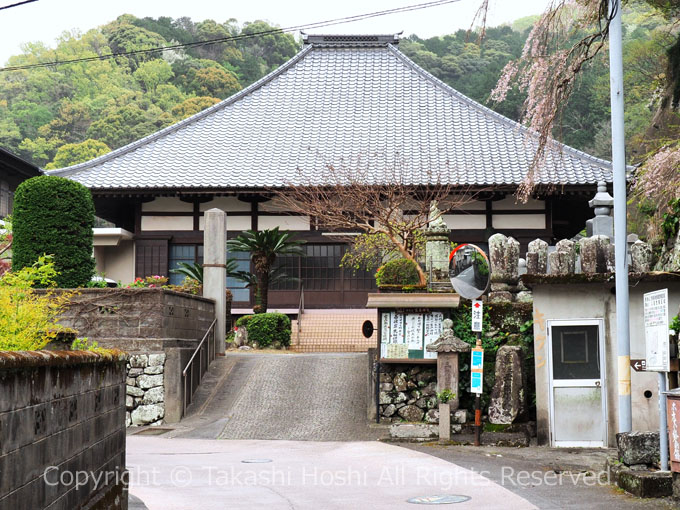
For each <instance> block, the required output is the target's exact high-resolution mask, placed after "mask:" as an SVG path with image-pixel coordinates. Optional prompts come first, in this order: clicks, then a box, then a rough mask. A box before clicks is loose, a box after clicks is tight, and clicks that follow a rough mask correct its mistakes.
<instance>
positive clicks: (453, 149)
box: [52, 36, 611, 189]
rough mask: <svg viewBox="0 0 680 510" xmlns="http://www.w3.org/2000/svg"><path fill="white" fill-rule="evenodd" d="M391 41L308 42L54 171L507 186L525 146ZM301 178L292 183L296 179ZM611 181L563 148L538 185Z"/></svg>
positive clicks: (178, 182)
mask: <svg viewBox="0 0 680 510" xmlns="http://www.w3.org/2000/svg"><path fill="white" fill-rule="evenodd" d="M397 42H398V41H397V40H396V38H395V37H394V36H364V37H357V36H308V38H307V41H306V43H307V44H306V45H305V47H304V48H303V49H302V51H300V53H298V54H297V55H296V56H295V57H293V58H292V59H291V60H290V61H289V62H287V63H286V64H284V65H283V66H281V67H280V68H279V69H277V70H276V71H274V72H272V73H270V74H269V75H267V76H265V77H264V78H262V79H261V80H259V81H258V82H256V83H254V84H253V85H251V86H250V87H248V88H246V89H244V90H242V91H241V92H239V93H237V94H235V95H234V96H232V97H230V98H228V99H226V100H224V101H222V102H220V103H218V104H216V105H214V106H212V107H210V108H208V109H206V110H204V111H202V112H200V113H198V114H196V115H194V116H193V117H189V118H188V119H185V120H183V121H181V122H178V123H177V124H174V125H173V126H170V127H168V128H165V129H163V130H161V131H159V132H157V133H154V134H153V135H150V136H147V137H146V138H143V139H142V140H139V141H137V142H134V143H131V144H129V145H127V146H125V147H121V148H120V149H117V150H114V151H112V152H110V153H109V154H106V155H104V156H101V157H99V158H96V159H93V160H91V161H88V162H86V163H81V164H79V165H74V166H72V167H68V168H65V169H61V170H57V171H54V172H52V174H55V175H63V176H66V177H69V178H70V179H73V180H76V181H78V182H81V183H82V184H84V185H86V186H88V187H90V188H92V189H139V188H156V189H158V188H170V189H187V188H194V189H201V188H203V189H205V188H232V189H234V188H238V189H243V188H263V187H280V186H286V185H287V184H291V183H297V182H300V180H301V179H302V180H303V181H305V182H307V179H308V178H309V176H317V177H318V178H321V177H322V176H323V172H324V168H326V166H327V165H329V164H332V165H335V166H343V165H344V166H349V165H352V166H354V165H356V166H359V167H361V168H362V169H363V170H365V171H367V172H368V175H372V176H374V178H375V180H376V181H380V180H381V176H382V175H385V174H384V172H390V171H391V170H392V169H393V168H394V167H395V166H399V167H400V168H402V170H401V171H400V172H403V173H404V174H405V175H407V176H408V179H410V180H411V181H412V182H413V183H415V184H424V183H427V182H431V181H433V180H437V179H439V180H440V181H448V182H449V183H451V184H460V185H517V184H519V183H520V182H521V181H522V179H523V178H524V176H525V175H526V172H527V169H528V168H529V165H530V163H531V161H532V158H533V155H534V147H535V143H534V142H533V141H531V139H530V138H529V137H527V131H526V130H525V129H524V128H522V127H521V126H519V125H518V124H517V123H515V122H513V121H511V120H509V119H507V118H505V117H503V116H502V115H499V114H497V113H495V112H493V111H491V110H490V109H488V108H486V107H484V106H482V105H480V104H478V103H476V102H474V101H473V100H471V99H469V98H467V97H465V96H464V95H463V94H461V93H459V92H457V91H456V90H454V89H452V88H451V87H449V86H447V85H446V84H444V83H443V82H441V81H440V80H438V79H437V78H435V77H434V76H432V75H430V74H429V73H427V72H426V71H424V70H423V69H421V68H420V67H418V66H417V65H416V64H415V63H413V62H412V61H411V60H409V59H408V58H407V57H406V56H405V55H404V54H403V53H401V52H400V51H399V50H398V49H397ZM301 175H302V176H301ZM598 180H606V181H611V171H610V163H609V162H607V161H603V160H600V159H597V158H594V157H591V156H588V155H587V154H585V153H583V152H580V151H577V150H575V149H572V148H569V147H565V146H561V150H560V148H559V147H554V148H552V149H550V150H549V152H548V156H547V158H546V161H545V165H544V167H543V168H542V169H541V176H540V181H541V182H543V183H549V184H565V185H569V184H573V185H578V184H593V183H595V182H597V181H598Z"/></svg>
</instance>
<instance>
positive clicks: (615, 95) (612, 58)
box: [609, 0, 633, 432]
mask: <svg viewBox="0 0 680 510" xmlns="http://www.w3.org/2000/svg"><path fill="white" fill-rule="evenodd" d="M609 13H610V16H611V15H612V14H613V15H614V16H613V18H612V20H611V23H610V25H609V84H610V88H611V111H612V112H611V115H612V171H613V174H614V175H613V176H614V238H615V239H614V243H615V264H616V339H617V348H618V370H617V375H618V383H619V384H618V390H619V391H618V393H619V432H630V431H631V430H632V428H633V414H632V409H631V400H630V322H629V319H628V307H629V299H628V260H627V256H626V255H627V254H626V249H627V246H626V244H627V243H626V238H627V228H626V226H627V225H626V223H627V221H626V146H625V142H626V139H625V133H624V126H623V51H622V46H623V42H622V37H621V0H609Z"/></svg>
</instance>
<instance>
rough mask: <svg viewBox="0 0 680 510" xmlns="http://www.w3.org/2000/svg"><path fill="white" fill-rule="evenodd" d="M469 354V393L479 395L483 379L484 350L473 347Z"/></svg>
mask: <svg viewBox="0 0 680 510" xmlns="http://www.w3.org/2000/svg"><path fill="white" fill-rule="evenodd" d="M470 354H471V357H470V392H471V393H478V394H481V393H482V386H483V384H482V382H483V377H484V349H482V348H481V347H473V348H472V349H471V351H470Z"/></svg>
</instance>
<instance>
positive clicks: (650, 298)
mask: <svg viewBox="0 0 680 510" xmlns="http://www.w3.org/2000/svg"><path fill="white" fill-rule="evenodd" d="M643 299H644V317H645V346H646V358H647V367H646V368H647V371H648V372H669V371H670V369H671V367H670V353H669V352H668V351H669V342H668V289H663V290H657V291H654V292H648V293H647V294H645V295H644V297H643Z"/></svg>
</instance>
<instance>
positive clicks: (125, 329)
mask: <svg viewBox="0 0 680 510" xmlns="http://www.w3.org/2000/svg"><path fill="white" fill-rule="evenodd" d="M214 309H215V303H214V301H213V300H211V299H206V298H203V297H201V296H193V295H191V294H184V293H181V292H175V291H171V290H166V289H79V290H78V293H77V294H76V295H75V296H73V297H72V298H71V304H70V305H69V306H68V308H67V309H66V310H65V312H64V313H63V315H62V317H61V319H60V322H61V323H62V324H63V325H64V326H68V327H70V328H73V329H75V330H76V331H77V332H78V336H79V337H87V338H88V339H89V340H90V341H96V342H98V343H99V345H100V346H104V347H109V348H118V349H122V350H124V351H126V352H144V353H147V352H157V351H162V350H165V348H167V347H187V346H191V344H195V343H196V342H198V341H199V340H200V339H201V338H202V336H203V335H204V334H205V332H206V331H207V329H208V327H209V326H210V323H211V322H212V321H213V319H214V318H215V312H214Z"/></svg>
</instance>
